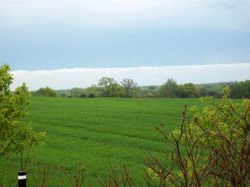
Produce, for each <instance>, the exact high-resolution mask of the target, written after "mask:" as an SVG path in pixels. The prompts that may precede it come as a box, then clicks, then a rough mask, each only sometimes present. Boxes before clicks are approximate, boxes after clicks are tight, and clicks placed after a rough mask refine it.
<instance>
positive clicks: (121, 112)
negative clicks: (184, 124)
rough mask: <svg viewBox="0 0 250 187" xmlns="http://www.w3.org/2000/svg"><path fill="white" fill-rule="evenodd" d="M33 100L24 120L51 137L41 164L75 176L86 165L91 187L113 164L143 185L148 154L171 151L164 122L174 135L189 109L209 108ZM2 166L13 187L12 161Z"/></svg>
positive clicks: (162, 102)
mask: <svg viewBox="0 0 250 187" xmlns="http://www.w3.org/2000/svg"><path fill="white" fill-rule="evenodd" d="M31 101H32V105H31V108H30V112H29V116H27V117H26V118H25V120H27V121H31V122H32V125H33V127H34V129H35V130H36V131H45V132H46V137H45V138H44V142H45V144H44V145H43V146H42V145H39V146H36V147H35V148H34V149H33V153H37V160H40V161H41V163H47V164H50V165H51V166H52V167H53V166H54V165H57V166H58V165H63V166H64V168H65V170H66V171H67V172H68V173H69V174H70V175H74V174H75V173H76V172H77V165H78V163H79V162H82V163H83V165H84V166H85V168H86V170H85V179H86V180H85V181H86V183H87V184H91V185H92V186H96V185H97V181H96V175H98V176H99V177H100V178H103V177H107V173H108V171H109V164H114V165H116V166H117V167H118V168H119V167H122V166H123V165H126V166H128V167H129V168H130V171H131V174H132V176H133V177H134V180H135V181H136V183H137V184H138V185H139V186H143V184H145V183H144V179H143V176H144V171H143V169H145V165H144V160H145V159H146V157H147V155H148V154H152V155H154V156H161V155H162V152H163V151H164V150H165V149H169V147H168V146H167V145H166V144H165V143H164V139H163V138H162V137H161V135H160V134H159V133H157V132H156V131H154V126H159V124H160V123H164V124H165V125H166V126H167V129H168V131H171V130H174V129H176V128H178V127H179V126H180V124H181V120H182V111H183V109H184V105H185V104H188V106H193V105H198V106H199V107H202V106H204V105H206V104H205V103H201V102H200V100H199V99H160V98H144V99H142V98H136V99H134V98H133V99H125V98H91V99H89V98H42V97H32V98H31ZM15 160H16V158H15ZM16 161H17V160H16ZM0 162H1V164H0V173H3V171H4V169H5V168H9V174H8V179H7V181H8V183H9V184H14V183H15V181H16V173H15V170H14V169H12V168H13V167H12V166H11V163H10V161H8V160H7V158H6V157H1V160H0ZM62 176H63V174H62V172H61V171H58V172H57V173H56V175H55V177H53V178H52V180H51V182H50V186H60V181H61V177H62ZM0 177H1V178H2V175H1V174H0ZM28 177H30V176H28ZM1 178H0V179H1ZM28 179H29V178H28ZM29 180H31V179H29ZM64 181H65V182H66V180H64ZM30 182H32V181H30ZM67 185H68V183H67V182H66V184H65V186H67ZM10 186H11V185H10Z"/></svg>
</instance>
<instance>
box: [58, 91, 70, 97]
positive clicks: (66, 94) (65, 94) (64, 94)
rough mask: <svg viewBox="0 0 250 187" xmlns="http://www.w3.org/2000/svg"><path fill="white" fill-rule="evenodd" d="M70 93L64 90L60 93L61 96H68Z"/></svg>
mask: <svg viewBox="0 0 250 187" xmlns="http://www.w3.org/2000/svg"><path fill="white" fill-rule="evenodd" d="M68 95H69V94H68V93H66V92H62V93H60V96H61V97H68Z"/></svg>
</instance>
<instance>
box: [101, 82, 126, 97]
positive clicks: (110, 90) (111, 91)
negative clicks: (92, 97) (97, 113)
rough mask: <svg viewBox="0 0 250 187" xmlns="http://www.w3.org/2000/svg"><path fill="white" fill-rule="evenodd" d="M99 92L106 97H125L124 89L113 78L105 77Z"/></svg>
mask: <svg viewBox="0 0 250 187" xmlns="http://www.w3.org/2000/svg"><path fill="white" fill-rule="evenodd" d="M98 90H99V91H101V92H102V95H103V96H105V97H121V96H123V95H124V92H123V90H122V87H121V86H120V85H119V84H118V83H117V82H116V81H115V80H114V79H113V78H109V77H103V78H101V79H100V80H99V83H98Z"/></svg>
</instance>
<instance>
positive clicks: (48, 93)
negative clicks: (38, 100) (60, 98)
mask: <svg viewBox="0 0 250 187" xmlns="http://www.w3.org/2000/svg"><path fill="white" fill-rule="evenodd" d="M35 96H42V97H56V96H57V93H56V91H55V90H53V89H51V88H49V87H46V88H40V89H39V90H38V91H37V92H36V93H35Z"/></svg>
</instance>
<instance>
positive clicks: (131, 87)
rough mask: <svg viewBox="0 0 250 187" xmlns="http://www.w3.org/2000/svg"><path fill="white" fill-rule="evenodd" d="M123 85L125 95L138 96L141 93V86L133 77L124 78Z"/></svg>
mask: <svg viewBox="0 0 250 187" xmlns="http://www.w3.org/2000/svg"><path fill="white" fill-rule="evenodd" d="M121 85H122V87H123V90H124V96H125V97H137V96H138V94H139V87H138V86H137V83H135V82H134V80H133V79H123V80H122V81H121Z"/></svg>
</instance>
